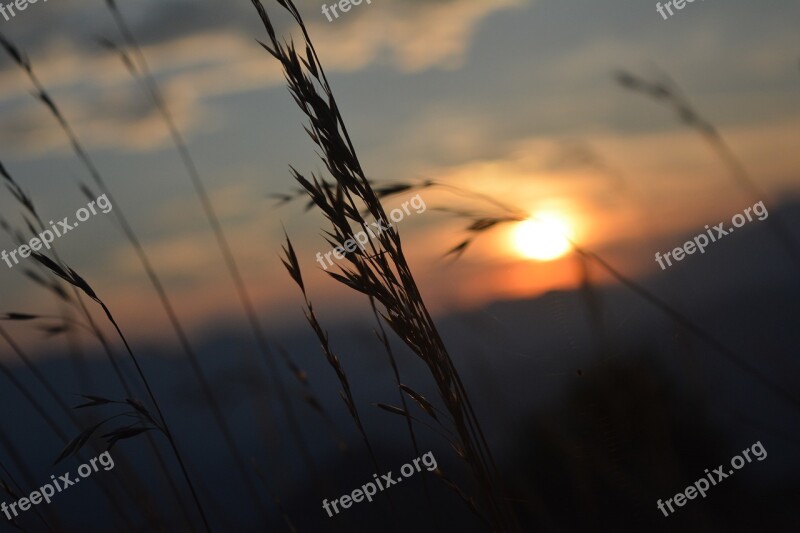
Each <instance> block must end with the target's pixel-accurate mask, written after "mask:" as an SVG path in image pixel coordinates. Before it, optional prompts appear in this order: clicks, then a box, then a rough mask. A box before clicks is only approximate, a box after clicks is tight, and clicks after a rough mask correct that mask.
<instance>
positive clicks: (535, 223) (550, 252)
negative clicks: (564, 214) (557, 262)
mask: <svg viewBox="0 0 800 533" xmlns="http://www.w3.org/2000/svg"><path fill="white" fill-rule="evenodd" d="M571 236H572V231H571V228H570V226H569V224H568V223H567V222H566V221H565V220H564V219H563V218H561V217H560V216H558V215H556V214H554V213H536V214H534V215H533V216H532V217H531V218H529V219H528V220H524V221H522V222H520V223H519V224H517V226H516V228H514V246H515V247H516V250H517V253H519V254H520V255H521V256H523V257H525V258H527V259H535V260H537V261H552V260H553V259H558V258H559V257H562V256H564V255H566V253H567V252H569V250H570V248H571V247H572V245H571V244H570V242H569V239H570V237H571Z"/></svg>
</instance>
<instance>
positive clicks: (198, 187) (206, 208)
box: [106, 0, 314, 492]
mask: <svg viewBox="0 0 800 533" xmlns="http://www.w3.org/2000/svg"><path fill="white" fill-rule="evenodd" d="M106 6H107V7H108V9H109V11H110V12H111V15H112V17H113V18H114V22H115V23H116V25H117V28H118V29H119V32H120V34H121V35H122V37H123V39H124V41H125V44H126V46H127V47H128V48H129V49H130V50H131V51H132V52H133V55H134V59H131V58H130V57H128V56H127V55H126V54H125V52H124V51H120V52H122V54H123V58H125V57H127V60H124V61H123V62H124V63H125V65H126V66H128V68H129V70H130V71H131V74H132V75H133V76H134V78H137V79H139V80H140V81H141V83H142V84H143V85H144V87H145V90H146V92H147V94H148V95H149V96H150V99H151V100H152V102H153V104H154V105H155V106H156V109H158V111H159V113H160V115H161V117H162V118H163V119H164V123H165V124H166V126H167V129H168V130H169V133H170V137H171V138H172V142H173V144H174V145H175V149H176V150H177V152H178V154H179V156H180V159H181V162H182V164H183V166H184V168H185V170H186V174H187V175H188V176H189V180H190V181H191V183H192V187H193V188H194V191H195V194H196V195H197V197H198V199H199V200H200V205H201V206H202V209H203V213H204V214H205V217H206V219H207V220H208V224H209V226H210V227H211V230H212V233H213V234H214V238H215V241H216V243H217V247H218V248H219V250H220V253H221V254H222V258H223V261H224V263H225V267H226V268H227V270H228V273H229V275H230V277H231V280H232V281H233V284H234V287H235V289H236V294H237V296H238V299H239V303H240V305H241V306H242V309H243V310H244V314H245V316H246V318H247V323H248V325H249V327H250V330H251V331H252V333H253V336H254V338H255V341H256V345H257V347H258V349H259V351H260V352H261V355H262V357H263V359H264V361H265V362H266V364H267V367H268V368H269V371H270V374H271V375H272V379H273V381H274V383H275V389H276V391H277V393H278V401H280V402H281V405H282V407H283V410H284V414H285V415H286V418H287V420H288V422H289V428H290V431H291V432H292V436H293V437H294V439H295V440H296V441H297V443H298V446H301V447H305V446H306V444H305V442H304V437H303V435H302V433H301V432H300V430H299V424H298V423H297V421H296V419H295V415H294V412H293V410H292V408H291V405H290V402H291V400H290V398H289V396H288V394H287V392H286V385H285V383H284V382H283V377H282V376H281V373H280V370H279V368H278V366H277V363H276V361H275V354H274V352H273V350H272V349H271V348H270V345H269V341H268V340H267V334H266V332H265V331H264V329H263V327H262V325H261V322H260V320H259V319H258V314H257V312H256V308H255V305H254V303H253V298H252V296H251V295H250V292H249V291H248V289H247V286H246V284H245V282H244V278H243V277H242V274H241V269H240V268H239V264H238V262H237V261H236V258H235V256H234V254H233V251H232V249H231V246H230V242H229V240H228V237H227V236H226V234H225V230H224V229H223V227H222V223H221V222H220V220H219V216H218V215H217V212H216V210H215V209H214V204H213V202H212V201H211V198H210V196H209V194H208V191H207V189H206V186H205V184H204V183H203V180H202V178H201V177H200V172H199V170H198V168H197V164H196V163H195V161H194V158H193V157H192V155H191V153H190V152H189V148H188V146H187V145H186V142H185V141H184V139H183V135H181V132H180V130H179V129H178V126H177V124H176V123H175V120H174V118H173V116H172V113H171V112H170V110H169V107H168V106H167V102H166V100H165V99H164V97H163V95H162V94H161V91H160V89H159V87H158V84H157V83H156V80H155V78H154V76H153V74H152V72H151V70H150V66H149V64H148V62H147V58H146V57H145V55H144V53H143V52H142V49H141V47H140V46H139V43H138V41H137V39H136V37H135V35H134V34H133V31H132V30H131V28H130V26H129V25H128V23H127V21H126V20H125V17H124V16H123V15H122V12H121V11H120V9H119V7H118V6H117V2H116V0H106ZM252 368H253V370H254V375H259V376H260V373H259V372H258V371H257V369H256V367H255V366H254V365H253V366H252ZM304 459H305V461H306V463H307V466H308V468H309V469H311V470H313V469H314V466H313V463H311V462H310V461H309V460H308V458H306V457H305V456H304ZM248 481H249V478H248ZM253 492H255V491H254V489H253Z"/></svg>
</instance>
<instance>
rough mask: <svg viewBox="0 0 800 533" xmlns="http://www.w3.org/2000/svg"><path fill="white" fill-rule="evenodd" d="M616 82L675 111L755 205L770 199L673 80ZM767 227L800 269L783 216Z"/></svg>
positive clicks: (621, 77) (799, 247)
mask: <svg viewBox="0 0 800 533" xmlns="http://www.w3.org/2000/svg"><path fill="white" fill-rule="evenodd" d="M616 80H617V83H618V84H619V85H620V86H621V87H623V88H624V89H627V90H629V91H633V92H636V93H640V94H643V95H645V96H647V97H649V98H651V99H652V100H654V101H656V102H658V103H661V104H664V105H666V106H668V107H670V108H672V111H673V112H674V113H675V114H676V115H677V117H678V119H679V120H680V121H681V122H682V123H683V124H684V125H686V126H687V127H689V128H691V129H693V130H695V131H696V132H697V133H698V134H699V135H700V136H701V138H702V139H703V140H704V141H705V142H706V144H708V146H709V147H710V148H711V150H712V151H713V152H714V153H715V154H716V155H717V157H718V158H719V160H720V161H721V162H722V164H723V165H724V166H725V168H726V169H727V170H728V174H729V176H730V178H731V181H732V182H733V183H734V184H735V185H736V186H737V187H738V188H739V189H740V190H741V191H742V192H743V193H744V194H745V195H747V196H749V197H750V199H751V200H752V201H753V202H759V201H763V200H765V199H766V198H767V194H766V192H765V191H764V190H762V189H761V187H760V186H759V185H758V184H757V183H756V182H755V180H753V178H752V177H751V176H750V174H749V173H748V172H747V169H746V168H745V166H744V164H743V163H742V161H741V160H740V159H739V158H738V157H737V156H736V154H735V153H734V151H733V150H732V149H731V147H730V146H729V145H728V142H727V141H726V140H725V137H723V136H722V134H721V133H720V131H719V129H718V128H717V127H716V126H714V124H713V123H711V121H709V120H708V119H706V118H705V117H704V116H703V115H701V114H700V112H699V111H698V110H697V108H696V107H695V106H694V105H692V103H691V102H690V100H689V98H688V97H687V96H686V95H685V94H684V93H683V91H682V90H681V89H680V87H679V86H678V85H677V84H676V83H675V82H674V81H672V80H671V79H669V77H666V79H664V80H663V81H648V80H645V79H643V78H641V77H638V76H635V75H633V74H631V73H630V72H626V71H620V72H618V73H617V74H616ZM766 223H767V227H768V228H769V229H770V231H772V233H773V235H775V237H776V239H777V240H778V242H779V243H780V244H781V246H782V247H783V249H784V250H785V251H786V253H787V254H788V255H789V256H790V257H791V258H792V260H793V261H794V262H795V264H796V266H797V267H798V268H800V243H798V241H797V238H796V237H795V236H794V234H793V233H792V231H791V230H790V229H789V227H788V225H787V223H786V222H784V220H783V218H782V217H781V215H780V214H779V213H775V214H773V215H772V216H771V217H769V218H768V219H767V220H766Z"/></svg>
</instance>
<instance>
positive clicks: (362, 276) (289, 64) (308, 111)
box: [252, 0, 516, 531]
mask: <svg viewBox="0 0 800 533" xmlns="http://www.w3.org/2000/svg"><path fill="white" fill-rule="evenodd" d="M252 2H253V5H254V7H255V8H256V10H257V12H258V14H259V17H260V18H261V21H262V23H263V25H264V28H265V30H266V32H267V35H268V37H269V44H266V43H261V45H262V46H263V47H264V49H265V50H266V51H267V52H269V53H270V55H272V56H273V57H274V58H275V59H277V60H278V61H279V62H280V63H281V65H282V67H283V71H284V74H285V76H286V79H287V82H288V85H289V89H290V91H291V93H292V96H293V97H294V100H295V102H296V103H297V105H298V106H299V107H300V109H301V110H302V111H303V113H304V114H305V115H306V117H307V118H308V120H309V127H307V128H306V131H307V133H308V134H309V136H310V137H311V139H312V141H313V142H314V143H315V144H317V146H318V147H319V148H320V150H321V158H322V160H323V162H324V164H325V167H326V168H327V170H328V172H329V173H330V175H331V176H332V177H333V179H334V180H335V190H333V191H331V190H326V189H325V187H324V186H322V185H321V184H320V181H319V179H318V178H317V177H316V176H315V175H313V174H312V175H311V179H308V178H306V177H305V176H303V175H302V174H301V173H300V172H298V171H297V170H295V169H293V168H292V174H293V175H294V177H295V179H296V180H297V181H298V182H299V183H300V185H301V186H302V187H303V188H304V189H305V190H306V192H307V193H308V195H309V197H310V199H311V200H312V201H313V202H314V204H315V205H316V206H317V208H319V209H320V210H321V211H322V213H323V214H324V215H325V217H326V218H327V219H328V221H329V222H330V223H331V226H332V230H331V231H329V232H328V233H327V235H328V240H329V242H330V243H331V244H332V245H334V246H336V245H341V244H342V243H343V242H344V241H346V240H348V239H350V238H353V234H354V230H353V228H352V227H351V223H352V224H354V225H356V226H357V227H360V228H361V229H363V230H364V231H366V230H367V226H368V224H367V221H366V220H365V218H364V217H363V216H362V215H361V209H362V208H363V209H364V210H365V211H366V212H367V213H368V214H369V215H370V216H371V217H373V218H374V219H375V220H384V221H385V220H388V218H387V217H386V213H385V211H384V209H383V206H382V205H381V202H380V200H379V198H378V196H377V194H376V193H375V191H374V190H373V189H372V187H371V185H370V183H369V181H368V180H367V178H366V176H365V173H364V171H363V169H362V167H361V164H360V162H359V160H358V156H357V155H356V151H355V148H354V146H353V143H352V140H351V138H350V135H349V133H348V131H347V127H346V125H345V123H344V120H343V119H342V116H341V113H340V111H339V107H338V105H337V103H336V99H335V97H334V95H333V91H332V89H331V86H330V83H329V81H328V78H327V76H326V75H325V71H324V69H323V67H322V65H321V64H320V60H319V56H318V53H317V51H316V49H315V47H314V44H313V42H312V40H311V38H310V36H309V34H308V31H307V27H306V25H305V23H304V21H303V20H302V17H301V16H300V13H299V12H298V10H297V8H296V6H295V5H294V3H293V2H292V1H291V0H277V3H278V4H279V5H280V6H281V7H283V8H284V9H285V10H286V11H288V13H289V14H290V15H291V16H292V18H293V19H294V21H295V22H296V23H297V25H298V27H299V28H300V30H301V31H302V35H303V43H302V50H301V51H299V52H298V50H297V48H296V47H295V45H294V43H293V42H291V41H290V42H286V41H284V42H281V41H280V40H279V39H278V38H277V36H276V34H275V29H274V26H273V23H272V20H271V19H270V17H269V15H268V14H267V12H266V10H265V9H264V6H263V5H262V3H261V1H260V0H252ZM347 260H348V261H349V263H350V266H349V268H348V267H342V274H341V275H340V274H336V273H333V272H330V273H329V274H330V275H331V276H332V277H334V279H336V280H337V281H339V282H340V283H343V284H344V285H347V286H348V287H350V288H351V289H354V290H356V291H358V292H361V293H363V294H365V295H368V296H371V297H373V298H374V299H375V301H377V302H378V303H379V305H380V306H381V308H382V309H381V315H382V318H383V320H384V321H385V322H386V323H387V324H388V326H389V327H390V328H391V329H392V330H393V331H394V332H395V333H396V334H397V335H398V336H399V338H400V339H401V340H402V341H403V342H404V343H405V344H406V345H407V346H408V347H409V348H410V349H411V350H412V351H413V352H414V353H415V354H416V355H417V356H418V357H420V358H421V359H422V361H424V362H425V364H426V365H427V366H428V368H429V370H430V371H431V375H432V376H433V378H434V380H435V382H436V384H437V387H438V389H439V394H440V396H441V398H442V401H443V403H444V405H445V406H446V408H447V410H448V412H449V413H450V416H451V417H452V419H453V422H454V424H455V427H456V430H457V434H458V437H459V443H458V444H459V447H458V448H457V451H458V453H459V455H460V456H461V457H462V458H463V459H464V460H465V461H466V463H467V464H468V465H469V468H470V470H471V472H472V474H473V478H474V479H475V481H476V482H477V486H478V490H479V492H480V494H481V498H480V500H481V506H482V507H483V509H484V512H486V513H487V514H488V516H489V521H490V523H491V524H492V527H493V528H494V529H495V530H496V531H508V530H512V529H516V526H515V519H514V518H513V516H511V513H510V511H509V509H508V508H507V506H506V505H505V503H504V502H503V501H502V498H501V497H500V492H499V489H498V487H497V475H496V470H495V466H494V462H493V460H492V458H491V453H490V451H489V448H488V445H487V443H486V439H485V437H484V435H483V431H482V430H481V427H480V424H479V423H478V420H477V418H476V416H475V412H474V409H473V407H472V405H471V402H470V400H469V397H468V395H467V393H466V390H465V388H464V385H463V383H462V382H461V379H460V377H459V375H458V372H457V370H456V368H455V365H454V364H453V362H452V359H451V358H450V355H449V353H448V351H447V348H446V347H445V345H444V342H443V341H442V339H441V336H440V335H439V332H438V330H437V328H436V326H435V324H434V322H433V319H432V318H431V316H430V313H429V312H428V309H427V308H426V306H425V303H424V301H423V299H422V296H421V294H420V292H419V289H418V288H417V285H416V281H415V280H414V277H413V275H412V273H411V270H410V268H409V266H408V263H407V261H406V258H405V256H404V254H403V251H402V244H401V242H400V237H399V235H398V233H397V232H396V231H395V230H394V229H393V228H390V229H389V230H387V231H384V232H381V233H380V234H379V235H378V236H377V237H376V238H375V241H374V242H371V243H370V251H369V252H368V251H366V250H364V251H362V250H359V249H357V250H356V251H355V252H353V253H351V254H348V255H347ZM289 266H290V265H287V268H288V267H289ZM292 268H294V267H292ZM292 268H290V272H292ZM293 275H294V274H293ZM295 281H296V282H298V284H299V281H298V279H297V278H295ZM312 326H314V324H312ZM315 331H316V328H315ZM317 335H318V336H319V335H320V333H319V332H317Z"/></svg>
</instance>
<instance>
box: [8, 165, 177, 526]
mask: <svg viewBox="0 0 800 533" xmlns="http://www.w3.org/2000/svg"><path fill="white" fill-rule="evenodd" d="M0 177H2V178H3V179H4V180H5V184H6V187H7V189H8V190H9V192H10V193H11V195H12V196H13V197H14V199H15V200H16V201H17V203H18V204H19V205H20V207H21V209H22V210H23V218H24V219H25V221H26V225H27V226H28V229H29V231H30V233H31V234H33V235H36V234H38V233H40V232H41V231H43V230H44V229H45V225H44V222H43V221H42V218H41V217H40V215H39V212H38V211H37V209H36V205H35V203H34V201H33V198H32V197H31V196H30V195H29V194H27V193H26V192H25V191H24V189H23V188H22V187H21V186H20V185H19V183H18V182H17V181H16V180H15V179H14V177H13V176H12V175H11V173H9V171H8V170H7V169H6V167H5V166H4V165H3V164H2V162H0ZM84 189H85V188H84ZM89 196H91V195H89ZM3 222H4V223H3V226H4V229H5V231H6V232H7V233H8V234H9V235H11V237H12V238H13V239H14V240H16V241H17V242H18V243H19V244H23V241H26V239H24V238H23V234H22V232H21V231H20V230H19V229H17V230H16V231H15V230H14V229H13V228H11V227H10V225H9V223H8V222H6V221H3ZM37 228H38V229H37ZM51 252H52V254H53V257H54V258H55V260H56V262H57V263H62V261H61V259H60V257H59V254H58V248H57V246H56V245H55V244H53V245H51ZM34 265H36V266H37V267H39V268H41V269H42V271H43V272H44V276H53V277H54V278H55V281H50V280H43V279H42V277H41V276H39V275H35V274H33V273H32V272H31V271H29V270H26V271H25V273H26V275H27V276H28V278H29V279H31V280H33V281H34V282H36V283H37V284H39V285H40V286H43V287H45V288H48V289H50V292H52V293H53V294H55V295H56V297H57V298H58V299H59V300H61V301H65V302H67V303H69V304H71V305H72V306H74V307H76V308H78V309H79V310H80V312H81V313H82V314H83V316H84V317H85V318H86V321H87V323H88V329H89V330H90V332H91V333H92V334H93V335H94V337H95V338H96V339H97V340H98V342H99V343H100V345H101V346H102V348H103V351H104V353H105V356H106V359H107V360H108V361H109V363H110V364H111V367H112V369H113V371H114V374H115V376H116V378H117V380H118V381H119V382H120V384H121V385H122V388H123V390H124V391H125V394H126V395H127V397H128V398H134V397H136V395H135V394H134V393H133V390H132V389H131V386H130V384H129V383H128V380H127V379H126V377H125V375H124V373H123V372H122V368H121V367H120V365H119V363H118V362H117V358H116V356H115V355H114V353H113V350H112V348H111V344H110V343H109V341H108V340H107V339H106V336H105V334H104V333H103V331H102V330H101V329H100V327H99V326H98V324H97V322H96V321H95V319H94V316H93V315H92V313H91V312H90V311H89V309H88V307H87V306H86V303H85V302H84V301H83V294H82V293H81V291H80V290H79V289H78V288H77V287H75V286H74V285H71V284H67V285H68V286H69V287H70V289H71V290H72V296H70V294H69V293H68V292H67V291H65V290H64V289H63V288H62V287H61V284H60V281H61V278H59V277H58V276H55V275H54V274H53V273H52V272H51V271H50V270H49V269H47V268H45V267H43V266H42V265H41V264H39V263H38V262H34ZM20 317H24V319H28V318H30V319H36V318H39V317H37V316H35V315H32V316H25V315H20V314H19V313H16V314H14V316H11V315H8V316H7V318H11V319H19V318H20ZM51 394H52V393H51ZM62 408H63V409H64V410H65V412H66V414H67V417H68V418H70V419H71V420H74V417H73V415H72V411H71V410H69V409H67V408H66V406H64V405H62ZM78 427H80V426H79V425H78ZM145 438H146V440H147V442H148V445H149V446H150V449H151V450H152V452H153V454H154V456H155V458H156V461H157V463H158V465H159V468H160V471H161V473H162V474H163V478H164V480H165V482H166V483H167V486H168V487H169V489H170V490H171V492H172V494H173V496H174V498H175V501H176V502H177V505H178V508H179V509H180V510H181V512H182V514H183V515H184V517H185V518H186V519H187V521H188V523H191V521H192V520H191V517H190V515H189V512H188V509H187V508H186V505H185V504H184V502H183V500H182V498H181V496H180V491H179V490H178V487H177V485H176V484H175V481H174V480H173V478H172V476H171V474H170V473H169V469H168V468H167V464H166V461H165V460H164V457H163V455H162V453H161V450H160V449H159V448H158V446H157V445H156V442H155V440H154V439H153V436H152V435H151V434H150V433H147V434H146V435H145ZM134 479H135V478H134ZM134 501H135V502H137V503H138V502H139V499H138V498H134Z"/></svg>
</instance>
